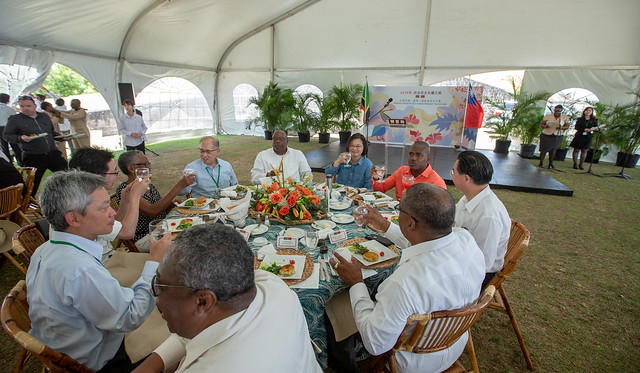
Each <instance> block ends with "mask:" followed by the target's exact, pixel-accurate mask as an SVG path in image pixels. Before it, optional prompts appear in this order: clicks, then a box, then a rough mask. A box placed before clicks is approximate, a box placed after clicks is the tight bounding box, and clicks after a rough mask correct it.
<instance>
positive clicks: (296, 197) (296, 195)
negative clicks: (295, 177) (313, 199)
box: [289, 190, 300, 201]
mask: <svg viewBox="0 0 640 373" xmlns="http://www.w3.org/2000/svg"><path fill="white" fill-rule="evenodd" d="M289 196H292V197H294V198H295V199H296V201H297V200H298V198H300V192H298V191H297V190H294V191H293V192H291V194H289Z"/></svg>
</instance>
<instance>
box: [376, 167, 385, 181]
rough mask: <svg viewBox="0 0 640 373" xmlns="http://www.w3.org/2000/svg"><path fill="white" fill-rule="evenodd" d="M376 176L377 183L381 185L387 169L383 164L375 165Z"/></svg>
mask: <svg viewBox="0 0 640 373" xmlns="http://www.w3.org/2000/svg"><path fill="white" fill-rule="evenodd" d="M376 174H378V182H379V183H382V182H383V179H384V177H385V175H386V174H387V167H386V166H385V165H383V164H380V165H377V166H376Z"/></svg>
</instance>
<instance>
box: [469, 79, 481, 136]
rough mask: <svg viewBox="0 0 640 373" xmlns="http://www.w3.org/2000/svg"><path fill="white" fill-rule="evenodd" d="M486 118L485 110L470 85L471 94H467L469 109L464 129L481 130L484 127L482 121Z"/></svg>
mask: <svg viewBox="0 0 640 373" xmlns="http://www.w3.org/2000/svg"><path fill="white" fill-rule="evenodd" d="M483 118H484V110H482V106H481V105H480V103H479V102H478V100H476V94H475V93H474V92H473V87H472V86H471V83H469V93H468V94H467V108H466V110H465V114H464V127H465V128H480V127H482V119H483Z"/></svg>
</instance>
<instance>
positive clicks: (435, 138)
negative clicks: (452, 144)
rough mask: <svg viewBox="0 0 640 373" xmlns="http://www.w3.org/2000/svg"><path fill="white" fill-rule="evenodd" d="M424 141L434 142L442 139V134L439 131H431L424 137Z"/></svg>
mask: <svg viewBox="0 0 640 373" xmlns="http://www.w3.org/2000/svg"><path fill="white" fill-rule="evenodd" d="M424 141H426V142H428V143H429V144H435V143H437V142H438V141H442V134H441V133H440V132H438V133H432V134H430V135H429V136H427V138H426V139H424Z"/></svg>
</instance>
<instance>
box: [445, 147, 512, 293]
mask: <svg viewBox="0 0 640 373" xmlns="http://www.w3.org/2000/svg"><path fill="white" fill-rule="evenodd" d="M492 176H493V166H492V165H491V161H489V159H488V158H487V157H485V156H484V155H483V154H482V153H480V152H477V151H471V150H467V151H464V152H462V153H460V154H458V159H457V160H456V163H455V164H454V165H453V170H451V179H452V180H453V184H454V185H455V186H456V188H457V189H458V190H459V191H461V192H462V193H463V194H464V196H463V197H462V198H460V201H458V204H457V205H456V227H461V228H464V229H466V230H468V231H469V233H471V235H472V236H473V238H474V239H475V240H476V243H477V244H478V246H479V247H480V250H482V253H483V254H484V261H485V271H486V275H485V278H484V281H483V283H482V287H483V288H484V287H485V285H486V284H488V283H489V281H491V279H492V278H493V276H495V274H496V273H497V272H498V271H500V270H501V269H502V266H503V265H504V255H505V254H506V252H507V245H508V244H509V235H510V234H511V218H509V213H508V212H507V209H506V208H505V207H504V204H502V202H501V201H500V199H498V197H497V196H496V195H495V194H494V193H493V191H492V190H491V188H490V187H489V182H490V181H491V177H492Z"/></svg>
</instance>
